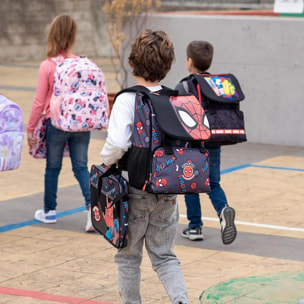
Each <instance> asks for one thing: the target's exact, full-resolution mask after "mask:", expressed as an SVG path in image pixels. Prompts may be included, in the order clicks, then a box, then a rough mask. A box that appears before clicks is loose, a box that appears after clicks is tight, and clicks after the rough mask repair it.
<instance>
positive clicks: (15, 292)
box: [0, 286, 113, 304]
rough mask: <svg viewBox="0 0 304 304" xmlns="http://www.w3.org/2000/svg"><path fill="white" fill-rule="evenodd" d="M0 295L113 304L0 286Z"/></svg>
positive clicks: (71, 302)
mask: <svg viewBox="0 0 304 304" xmlns="http://www.w3.org/2000/svg"><path fill="white" fill-rule="evenodd" d="M0 294H6V295H10V296H18V297H27V298H32V299H37V300H42V301H51V302H57V303H65V304H113V303H109V302H100V301H94V300H88V299H81V298H75V297H66V296H59V295H53V294H49V293H46V292H40V291H32V290H25V289H16V288H10V287H1V286H0Z"/></svg>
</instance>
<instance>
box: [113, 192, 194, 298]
mask: <svg viewBox="0 0 304 304" xmlns="http://www.w3.org/2000/svg"><path fill="white" fill-rule="evenodd" d="M178 218H179V213H178V205H177V203H176V195H158V199H157V198H156V196H155V195H154V194H151V193H148V192H145V191H142V190H138V189H135V188H133V187H130V189H129V226H128V246H127V247H125V248H123V249H119V250H118V251H117V253H116V255H115V263H116V265H117V268H118V289H119V293H120V296H121V298H122V304H140V303H142V301H141V295H140V281H141V270H140V266H141V262H142V258H143V247H144V245H145V246H146V250H147V253H148V255H149V258H150V260H151V263H152V268H153V270H154V271H155V272H156V273H157V275H158V278H159V279H160V280H161V282H162V283H163V286H164V288H165V289H166V291H167V294H168V296H169V298H170V300H171V303H173V304H178V303H179V302H188V293H187V287H186V283H185V280H184V276H183V274H182V270H181V265H180V261H179V259H178V258H177V257H176V255H175V253H174V237H175V234H176V229H177V225H178Z"/></svg>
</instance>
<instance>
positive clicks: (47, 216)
mask: <svg viewBox="0 0 304 304" xmlns="http://www.w3.org/2000/svg"><path fill="white" fill-rule="evenodd" d="M34 218H35V219H36V220H37V221H39V222H43V223H46V224H53V223H56V210H50V211H49V212H47V213H45V212H44V210H43V209H39V210H37V211H36V212H35V215H34Z"/></svg>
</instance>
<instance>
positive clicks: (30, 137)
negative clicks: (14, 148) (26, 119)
mask: <svg viewBox="0 0 304 304" xmlns="http://www.w3.org/2000/svg"><path fill="white" fill-rule="evenodd" d="M36 143H37V139H36V138H35V137H34V136H33V133H27V144H28V145H29V147H32V146H34V145H35V144H36Z"/></svg>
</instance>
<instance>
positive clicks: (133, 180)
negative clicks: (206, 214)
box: [120, 86, 211, 194]
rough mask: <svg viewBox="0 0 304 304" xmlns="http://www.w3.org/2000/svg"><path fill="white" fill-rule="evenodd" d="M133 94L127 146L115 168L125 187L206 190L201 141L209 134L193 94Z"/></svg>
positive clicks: (206, 171)
mask: <svg viewBox="0 0 304 304" xmlns="http://www.w3.org/2000/svg"><path fill="white" fill-rule="evenodd" d="M121 92H135V93H136V97H135V112H134V126H133V136H132V146H131V148H130V150H129V151H128V155H127V157H126V159H127V160H126V159H124V161H122V162H121V163H120V164H121V166H122V169H125V170H127V171H128V175H129V184H130V185H131V186H133V187H135V188H137V189H142V190H146V191H148V192H150V193H155V194H164V193H171V194H185V193H205V192H209V191H210V185H209V161H208V152H207V150H205V149H204V145H203V141H204V140H206V139H208V138H209V137H210V135H211V131H210V128H209V125H208V120H207V117H206V115H205V113H204V109H203V108H202V106H201V105H200V103H199V101H198V100H197V99H196V98H195V96H193V95H186V96H178V95H177V91H174V90H171V89H168V88H166V87H163V90H161V91H159V92H156V93H153V92H150V91H149V90H148V89H146V88H145V87H142V86H135V87H132V88H129V89H125V90H123V91H121Z"/></svg>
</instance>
